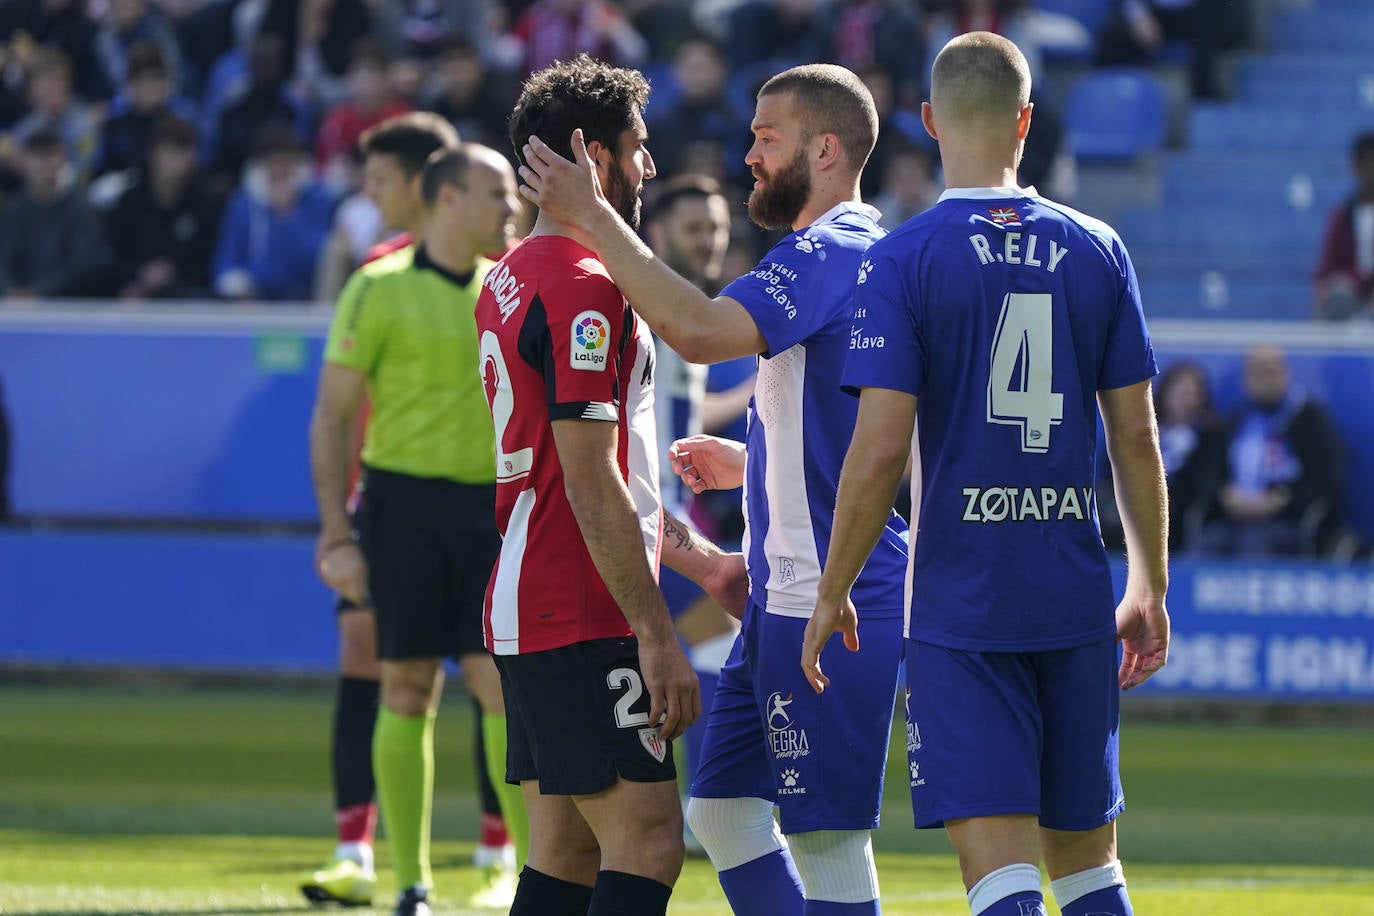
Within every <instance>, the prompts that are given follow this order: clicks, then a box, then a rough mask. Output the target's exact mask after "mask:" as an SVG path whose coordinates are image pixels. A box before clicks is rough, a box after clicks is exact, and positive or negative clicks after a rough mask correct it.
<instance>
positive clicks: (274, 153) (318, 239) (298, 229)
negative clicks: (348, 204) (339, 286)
mask: <svg viewBox="0 0 1374 916" xmlns="http://www.w3.org/2000/svg"><path fill="white" fill-rule="evenodd" d="M312 172H313V170H312V169H311V165H310V156H309V153H308V152H307V151H306V150H305V148H304V147H303V146H301V145H300V144H299V143H298V142H297V141H296V138H295V136H294V134H293V133H292V132H291V130H290V129H289V128H287V127H284V126H281V125H272V126H268V127H265V128H263V131H262V133H261V135H260V136H259V138H258V142H257V145H256V149H255V152H254V155H253V158H252V159H251V160H250V161H249V164H248V167H247V168H246V169H245V170H244V178H243V184H242V186H241V187H240V188H239V189H238V191H236V192H235V193H234V196H233V197H232V198H231V199H230V201H229V204H228V206H227V207H226V209H225V213H224V221H223V224H222V227H221V230H220V237H219V244H218V247H217V248H216V250H215V260H214V278H215V291H216V292H217V293H218V294H219V295H220V296H223V297H224V298H226V299H269V300H296V301H301V300H308V299H309V298H310V288H311V284H312V282H313V281H314V277H315V264H316V260H317V259H318V257H319V253H320V248H321V246H322V245H323V244H324V240H325V237H326V236H327V235H328V234H329V228H330V223H331V220H332V217H333V211H334V199H333V195H332V194H331V193H330V192H329V190H328V189H327V188H325V187H324V186H323V185H321V184H320V183H318V182H316V181H314V179H313V177H312Z"/></svg>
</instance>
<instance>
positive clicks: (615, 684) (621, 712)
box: [606, 668, 649, 728]
mask: <svg viewBox="0 0 1374 916" xmlns="http://www.w3.org/2000/svg"><path fill="white" fill-rule="evenodd" d="M606 686H607V687H609V688H611V689H612V690H619V689H620V688H621V687H622V686H625V687H628V688H629V689H627V690H626V691H625V695H624V696H623V697H621V698H620V699H618V700H616V701H615V727H616V728H639V727H641V726H644V725H648V724H649V714H648V713H647V712H630V707H632V706H634V705H635V703H637V702H639V698H640V697H641V696H643V695H644V681H643V680H641V679H640V677H639V672H638V671H636V670H635V669H633V668H614V669H612V670H611V673H610V674H608V675H606Z"/></svg>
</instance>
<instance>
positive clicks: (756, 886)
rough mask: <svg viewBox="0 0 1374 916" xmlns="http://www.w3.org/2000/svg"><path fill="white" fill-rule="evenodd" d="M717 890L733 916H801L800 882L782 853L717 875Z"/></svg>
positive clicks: (799, 877) (790, 862)
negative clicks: (718, 878) (728, 905)
mask: <svg viewBox="0 0 1374 916" xmlns="http://www.w3.org/2000/svg"><path fill="white" fill-rule="evenodd" d="M719 877H720V886H721V889H722V890H724V891H725V899H727V900H729V901H730V909H731V910H733V911H734V913H735V916H802V914H803V913H804V912H805V911H804V910H803V909H802V882H801V876H800V875H798V874H797V866H796V865H794V864H793V863H792V857H791V856H790V855H788V854H787V850H786V849H777V850H774V851H773V852H770V853H769V854H768V855H766V856H759V857H758V858H757V859H751V860H750V861H748V862H745V863H744V864H743V865H737V866H735V867H734V868H729V869H726V870H725V871H723V872H721V873H720V875H719Z"/></svg>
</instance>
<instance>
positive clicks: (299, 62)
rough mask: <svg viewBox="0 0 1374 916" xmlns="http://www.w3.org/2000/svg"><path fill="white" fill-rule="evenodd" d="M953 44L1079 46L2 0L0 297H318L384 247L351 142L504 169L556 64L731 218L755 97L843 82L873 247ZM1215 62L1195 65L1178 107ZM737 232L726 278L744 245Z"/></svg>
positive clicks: (857, 31)
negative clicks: (476, 158) (801, 76)
mask: <svg viewBox="0 0 1374 916" xmlns="http://www.w3.org/2000/svg"><path fill="white" fill-rule="evenodd" d="M1208 4H1209V0H1197V2H1196V3H1190V2H1186V0H1185V2H1181V3H1180V2H1178V0H1154V2H1151V3H1144V2H1140V0H1125V2H1122V3H1119V4H1116V3H1114V2H1113V0H1103V2H1102V4H1101V6H1102V7H1103V9H1104V10H1106V9H1107V8H1108V7H1112V6H1117V7H1118V8H1117V9H1116V10H1115V11H1114V13H1113V18H1112V19H1111V20H1110V21H1108V22H1107V23H1106V24H1105V25H1104V27H1103V28H1102V30H1101V32H1102V44H1101V47H1100V48H1099V49H1098V52H1097V56H1098V58H1099V59H1100V60H1101V62H1103V63H1119V62H1121V61H1125V60H1138V59H1141V58H1144V57H1148V56H1149V55H1151V54H1154V53H1157V52H1158V51H1159V50H1160V48H1161V46H1162V42H1163V41H1164V39H1165V38H1168V39H1177V38H1179V37H1186V36H1187V35H1189V34H1191V33H1193V32H1194V31H1196V30H1197V27H1198V24H1199V23H1208V22H1211V21H1213V20H1212V19H1209V15H1208V14H1206V10H1207V9H1208ZM1194 7H1195V8H1196V9H1194ZM1228 8H1231V9H1233V8H1234V4H1231V5H1229V7H1228ZM971 29H988V30H991V31H996V32H999V33H1002V34H1005V35H1008V36H1009V37H1012V38H1013V39H1014V40H1016V41H1017V42H1018V44H1019V45H1020V46H1021V47H1022V48H1023V49H1025V50H1026V51H1027V53H1028V55H1029V58H1030V61H1031V65H1032V69H1033V71H1038V70H1039V69H1041V68H1042V67H1043V61H1042V60H1041V54H1040V52H1039V48H1040V46H1041V45H1042V44H1043V43H1045V42H1047V41H1050V42H1060V43H1063V42H1065V41H1068V42H1069V43H1077V44H1079V45H1083V46H1085V47H1090V46H1091V44H1092V42H1093V40H1094V39H1093V36H1092V35H1090V34H1089V32H1088V31H1087V30H1086V29H1085V28H1084V26H1083V25H1081V24H1079V23H1078V22H1077V20H1073V19H1070V18H1069V17H1067V16H1064V15H1058V14H1054V13H1050V12H1047V11H1045V10H1041V9H1037V8H1035V6H1034V5H1033V4H1032V3H1029V2H1025V0H743V2H736V0H726V2H715V3H695V4H694V3H688V2H685V0H629V2H623V3H619V2H611V0H593V2H580V0H534V2H530V0H506V2H498V0H464V2H438V0H303V2H301V0H10V2H7V3H5V4H4V5H3V7H0V194H2V195H3V198H2V199H3V204H4V208H3V214H2V215H0V240H3V241H0V300H3V301H18V300H26V299H33V298H57V297H64V298H70V297H75V298H103V299H109V298H120V299H126V300H146V299H206V298H222V299H228V300H254V301H262V300H269V301H289V300H309V299H319V300H330V299H332V298H333V297H334V295H335V294H337V292H338V290H339V289H340V288H341V286H342V282H343V279H344V278H345V277H346V275H347V273H348V271H349V270H350V269H351V268H352V266H353V265H355V264H356V263H357V260H358V258H359V256H360V255H361V254H362V253H363V252H364V251H366V249H367V248H368V247H369V246H370V245H371V244H373V243H374V242H376V241H377V240H378V239H379V238H381V237H382V236H384V235H385V233H386V227H385V226H383V225H382V224H381V220H380V217H379V215H378V213H377V210H376V208H375V206H374V205H372V204H371V202H370V201H368V200H367V199H366V198H365V197H363V196H362V195H361V194H359V193H358V191H359V186H360V183H361V178H360V168H359V156H358V152H357V150H356V142H357V139H358V137H359V136H360V135H361V134H362V132H363V131H364V130H366V129H367V128H368V127H371V126H373V125H375V124H377V123H379V122H380V121H382V120H384V119H385V118H387V117H389V116H391V115H394V114H397V113H399V112H403V111H407V110H411V109H428V110H432V111H435V112H438V113H439V114H441V115H443V116H444V117H445V118H447V119H448V120H450V121H451V122H452V123H453V124H454V125H455V127H457V128H458V130H459V132H460V133H461V134H462V136H463V137H464V138H465V139H469V140H475V141H479V142H483V143H486V144H488V145H492V146H494V147H496V148H498V149H501V150H502V151H508V150H509V142H508V140H507V139H506V128H505V121H506V115H507V113H508V112H509V111H510V107H511V104H512V102H513V101H514V98H515V92H516V90H517V88H518V87H519V85H520V82H521V81H522V80H523V79H524V77H526V76H527V75H528V74H530V73H531V72H533V71H535V70H537V69H539V68H541V67H544V66H546V65H548V64H549V63H551V62H552V61H554V60H557V59H560V58H567V57H570V56H571V55H572V54H573V53H575V52H576V51H579V50H587V51H589V52H591V53H592V54H593V56H597V57H602V58H605V59H607V60H611V61H613V62H616V63H619V64H623V65H630V66H635V67H637V68H641V69H643V70H644V71H645V72H646V74H647V75H649V77H650V79H651V81H652V82H653V84H654V87H655V94H654V97H653V100H652V101H651V104H650V108H649V111H648V123H649V128H650V131H651V133H652V136H653V144H654V150H655V154H656V155H657V156H658V158H659V160H660V165H661V167H662V168H663V169H664V172H665V174H680V173H683V172H699V173H704V174H708V175H712V176H713V177H716V178H717V179H719V180H721V181H722V182H723V183H724V184H725V186H726V187H727V188H728V189H730V192H729V193H728V195H727V196H728V197H729V199H730V200H731V201H732V202H734V203H735V205H736V206H737V207H738V206H740V205H741V203H742V201H743V199H744V197H745V195H746V192H747V181H746V180H745V179H746V171H747V170H746V169H745V168H744V165H743V153H744V146H745V143H746V140H747V137H748V129H747V128H748V120H749V116H750V113H751V109H752V102H753V93H754V91H755V90H756V89H757V87H758V85H759V84H761V83H762V81H763V80H764V79H765V78H766V77H768V76H770V75H771V74H773V73H775V72H777V71H778V70H780V69H782V68H783V67H785V66H787V65H790V64H794V63H800V62H805V61H831V62H835V63H838V64H842V65H844V66H846V67H849V68H850V69H852V70H854V71H855V72H856V73H858V74H859V75H860V76H861V78H863V80H864V81H865V83H866V84H868V85H869V87H870V89H871V90H872V91H873V94H874V96H875V99H876V101H877V104H878V106H879V112H880V118H881V126H882V129H881V134H880V141H879V145H878V148H877V149H876V150H875V152H874V156H873V160H872V161H871V162H870V164H869V167H868V168H867V170H866V171H865V181H864V187H863V191H864V195H865V197H866V198H867V199H870V200H873V201H874V202H875V203H876V204H877V205H878V206H879V208H880V209H881V210H882V211H883V212H884V214H885V219H884V224H885V225H887V226H888V227H889V228H891V227H893V226H896V225H897V224H899V223H900V222H902V221H903V220H904V219H906V218H907V217H909V216H911V215H913V214H915V213H917V212H920V211H921V210H923V209H924V208H925V207H926V206H928V205H929V204H930V203H931V202H932V201H933V199H934V197H935V195H936V193H937V190H938V189H937V187H936V182H935V172H936V167H935V162H936V159H937V155H938V154H937V152H936V151H935V149H934V146H933V144H932V143H931V142H930V140H929V138H928V137H927V136H926V135H925V133H924V131H923V130H922V129H921V125H920V121H919V116H918V114H917V109H918V108H919V101H920V99H921V98H922V97H923V93H924V92H925V82H926V71H927V69H928V60H929V58H930V55H931V53H932V52H931V51H930V50H929V49H930V48H935V49H938V48H939V47H940V46H942V45H943V44H944V42H945V41H946V40H947V39H948V38H949V37H951V36H952V35H955V34H959V33H961V32H964V31H969V30H971ZM1066 35H1067V38H1066ZM1219 44H1220V42H1219V41H1210V40H1209V41H1207V42H1202V43H1201V44H1199V45H1198V47H1199V48H1200V49H1201V53H1200V54H1199V55H1198V57H1199V59H1200V60H1201V65H1200V66H1201V67H1202V69H1201V70H1200V71H1199V72H1202V73H1203V76H1202V77H1199V78H1198V79H1197V80H1195V82H1198V87H1197V88H1198V93H1199V94H1200V95H1208V94H1213V93H1214V89H1213V88H1212V85H1211V83H1210V82H1209V80H1210V79H1211V77H1210V76H1208V75H1207V74H1208V73H1210V70H1209V69H1208V68H1210V67H1212V66H1213V65H1214V64H1213V61H1212V60H1211V54H1212V50H1211V49H1212V48H1214V47H1216V46H1219ZM1199 80H1200V82H1199ZM1064 147H1065V144H1064V143H1063V142H1062V127H1061V124H1060V121H1059V118H1058V116H1057V115H1056V113H1055V112H1054V111H1053V110H1052V106H1051V101H1050V100H1041V102H1040V106H1039V108H1037V119H1036V130H1035V131H1033V133H1032V135H1031V139H1030V143H1029V147H1028V152H1027V156H1026V162H1025V163H1024V166H1023V170H1022V171H1023V176H1022V177H1023V179H1024V181H1025V183H1028V184H1037V185H1039V186H1041V187H1046V188H1047V189H1048V190H1050V191H1051V192H1053V191H1056V190H1058V189H1057V188H1055V184H1056V180H1055V179H1056V173H1055V171H1054V169H1055V166H1056V163H1058V164H1060V165H1061V166H1062V165H1063V164H1064V163H1065V161H1066V160H1067V159H1068V158H1069V157H1068V156H1067V152H1066V150H1065V148H1064ZM1061 196H1062V194H1061ZM736 222H737V224H738V227H737V229H736V231H735V235H736V237H737V241H738V242H739V247H741V248H742V249H743V250H742V251H741V252H740V254H739V259H740V261H741V263H750V262H752V260H753V258H754V257H755V256H756V255H757V254H758V253H759V251H760V250H761V247H762V246H761V243H762V242H763V241H764V240H763V239H762V238H760V237H757V236H755V235H754V234H753V233H752V231H751V230H750V228H749V226H748V223H747V221H745V220H744V219H743V213H742V209H741V212H739V213H738V214H737V220H736ZM16 227H23V229H22V231H16Z"/></svg>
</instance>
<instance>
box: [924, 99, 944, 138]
mask: <svg viewBox="0 0 1374 916" xmlns="http://www.w3.org/2000/svg"><path fill="white" fill-rule="evenodd" d="M921 124H922V125H923V126H924V127H925V129H926V133H928V134H930V139H932V140H939V139H940V135H939V134H938V133H937V132H936V131H935V109H934V108H931V107H930V103H929V102H922V103H921Z"/></svg>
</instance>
